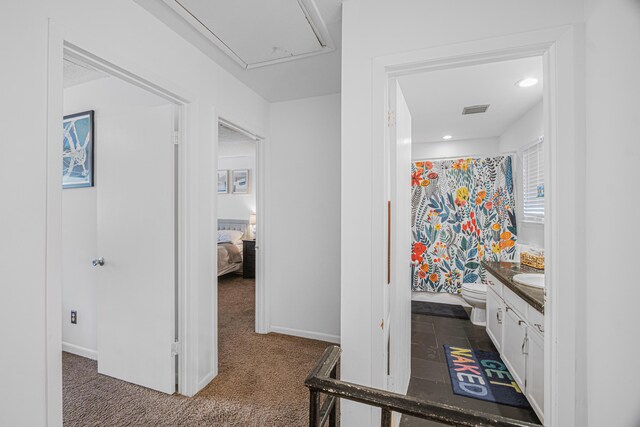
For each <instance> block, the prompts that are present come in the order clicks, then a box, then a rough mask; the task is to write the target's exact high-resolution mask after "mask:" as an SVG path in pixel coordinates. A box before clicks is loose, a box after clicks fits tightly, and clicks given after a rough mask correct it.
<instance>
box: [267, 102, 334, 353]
mask: <svg viewBox="0 0 640 427" xmlns="http://www.w3.org/2000/svg"><path fill="white" fill-rule="evenodd" d="M266 150H267V153H266V160H267V166H266V170H267V175H268V181H267V182H266V185H267V189H266V195H265V203H266V211H267V212H266V215H267V217H268V218H269V224H270V227H269V229H268V231H267V232H268V235H267V237H268V245H269V246H268V247H267V248H266V251H265V257H266V259H265V263H266V275H267V281H268V283H269V286H270V287H271V330H273V331H275V332H283V333H290V334H293V335H300V336H307V337H311V338H317V339H322V340H326V341H333V342H338V341H339V336H340V273H339V272H340V95H329V96H322V97H315V98H307V99H301V100H297V101H287V102H279V103H275V104H272V105H271V139H269V140H268V141H267V142H266ZM258 233H259V231H258Z"/></svg>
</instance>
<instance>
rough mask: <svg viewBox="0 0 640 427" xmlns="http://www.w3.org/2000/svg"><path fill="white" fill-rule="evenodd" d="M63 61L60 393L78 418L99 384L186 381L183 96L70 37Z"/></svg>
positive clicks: (67, 413)
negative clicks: (148, 86)
mask: <svg viewBox="0 0 640 427" xmlns="http://www.w3.org/2000/svg"><path fill="white" fill-rule="evenodd" d="M62 66H63V67H62V68H63V70H62V82H63V96H62V99H61V100H62V101H63V108H62V111H63V114H64V120H63V123H60V122H59V121H58V123H59V124H60V125H61V126H62V129H63V132H62V140H60V148H61V149H60V150H59V153H60V157H62V160H63V162H62V168H60V169H61V174H60V175H58V176H51V177H50V186H51V187H54V186H56V187H57V189H58V191H59V189H60V186H61V185H62V193H61V217H62V220H61V239H60V242H59V243H60V249H59V251H60V253H61V254H62V257H61V266H60V267H58V268H59V271H61V276H62V290H61V291H62V292H61V307H59V308H58V310H60V308H61V309H62V315H61V317H62V334H61V341H62V350H63V355H62V374H63V375H62V377H63V396H62V398H63V415H64V419H65V422H67V421H69V423H70V425H73V423H74V422H82V420H85V421H86V420H87V419H88V418H87V416H88V414H91V413H94V412H95V408H92V402H94V400H93V398H92V395H93V392H91V391H90V389H94V390H101V391H102V392H104V394H105V395H104V396H102V398H104V401H117V399H118V398H119V397H118V396H120V397H121V396H122V390H123V389H126V388H128V387H132V386H133V385H137V386H142V387H144V388H146V389H152V390H157V391H159V392H161V393H164V394H169V395H171V394H174V393H175V392H176V391H178V387H179V384H180V383H181V381H180V375H178V374H179V372H180V374H181V375H183V373H182V370H181V369H180V370H179V363H178V362H179V345H178V343H179V338H180V335H181V334H180V333H179V329H178V326H179V322H178V317H177V315H178V302H179V295H180V292H179V288H178V277H179V275H178V271H179V268H178V253H179V245H178V239H177V237H178V212H179V210H178V200H179V198H178V183H179V179H178V178H179V168H178V160H179V152H178V150H179V146H178V142H179V138H178V136H179V134H178V130H179V123H180V107H179V106H178V105H177V103H176V102H175V100H174V99H170V98H169V97H167V96H160V95H159V91H157V90H153V91H149V90H145V88H144V87H143V85H142V84H133V83H132V81H135V79H133V78H129V79H123V78H122V75H121V74H119V73H117V72H111V71H112V68H111V67H110V66H109V65H108V64H106V63H103V62H102V61H100V60H99V59H97V58H95V57H92V56H91V55H89V54H87V53H86V52H83V51H81V50H80V49H77V48H74V47H72V46H65V49H64V55H63V60H62ZM136 390H143V389H142V388H139V389H136ZM110 393H111V394H110ZM122 405H123V406H126V402H124V401H123V402H122ZM74 420H75V421H74ZM101 421H102V422H104V421H105V420H104V419H101Z"/></svg>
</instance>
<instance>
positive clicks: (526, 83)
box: [516, 77, 538, 87]
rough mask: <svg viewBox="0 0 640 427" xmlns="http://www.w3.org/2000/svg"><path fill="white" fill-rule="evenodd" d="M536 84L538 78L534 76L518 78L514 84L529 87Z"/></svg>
mask: <svg viewBox="0 0 640 427" xmlns="http://www.w3.org/2000/svg"><path fill="white" fill-rule="evenodd" d="M537 84H538V79H536V78H535V77H527V78H526V79H522V80H518V81H517V82H516V86H518V87H531V86H535V85H537Z"/></svg>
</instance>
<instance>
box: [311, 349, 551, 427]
mask: <svg viewBox="0 0 640 427" xmlns="http://www.w3.org/2000/svg"><path fill="white" fill-rule="evenodd" d="M341 353H342V350H341V349H340V347H338V346H330V347H328V348H327V349H326V350H325V351H324V353H323V354H322V357H321V358H320V359H319V360H318V363H317V364H316V366H315V367H314V368H313V370H312V371H311V372H310V373H309V375H308V376H307V378H306V379H305V381H304V383H305V385H306V386H307V387H308V388H309V394H310V395H309V426H310V427H323V426H324V425H326V423H327V422H328V423H329V427H337V425H338V412H339V408H338V406H339V399H347V400H351V401H354V402H359V403H363V404H365V405H370V406H376V407H378V408H380V409H381V410H382V417H381V420H382V421H381V423H380V425H381V427H391V414H392V412H398V413H401V414H405V415H409V416H412V417H416V418H421V419H425V420H430V421H435V422H439V423H441V424H445V425H451V426H469V427H477V426H499V427H540V424H533V423H529V422H526V421H520V420H516V419H513V418H506V417H503V416H500V415H494V414H487V413H484V412H480V411H476V410H473V409H467V408H460V407H457V406H453V405H447V404H443V403H438V402H431V401H427V400H420V399H416V398H414V397H410V396H405V395H402V394H398V393H393V392H389V391H385V390H380V389H377V388H373V387H367V386H363V385H358V384H353V383H350V382H347V381H341V380H339V379H337V372H338V363H339V361H340V355H341ZM322 395H325V396H326V397H325V398H324V399H322V400H321V396H322Z"/></svg>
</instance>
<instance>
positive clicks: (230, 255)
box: [218, 243, 242, 276]
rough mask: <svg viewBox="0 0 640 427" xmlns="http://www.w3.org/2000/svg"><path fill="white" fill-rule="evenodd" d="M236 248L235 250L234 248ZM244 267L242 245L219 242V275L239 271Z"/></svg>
mask: <svg viewBox="0 0 640 427" xmlns="http://www.w3.org/2000/svg"><path fill="white" fill-rule="evenodd" d="M234 248H235V251H234V250H233V249H234ZM241 268H242V245H238V244H235V245H234V244H231V243H219V244H218V276H222V275H223V274H227V273H230V272H232V271H238V270H240V269H241Z"/></svg>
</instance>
